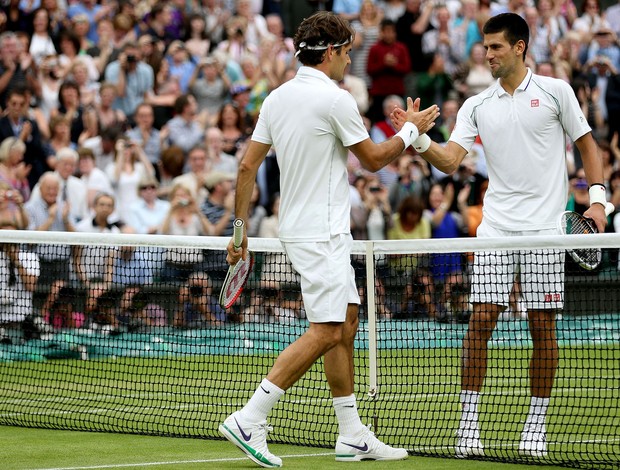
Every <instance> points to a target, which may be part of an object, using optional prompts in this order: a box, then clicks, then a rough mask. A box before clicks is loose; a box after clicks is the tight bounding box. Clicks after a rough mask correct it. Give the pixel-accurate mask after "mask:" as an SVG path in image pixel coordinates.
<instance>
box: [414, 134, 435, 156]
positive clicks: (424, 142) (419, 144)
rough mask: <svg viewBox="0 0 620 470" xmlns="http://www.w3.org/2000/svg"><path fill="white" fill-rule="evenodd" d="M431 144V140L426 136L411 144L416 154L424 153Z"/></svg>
mask: <svg viewBox="0 0 620 470" xmlns="http://www.w3.org/2000/svg"><path fill="white" fill-rule="evenodd" d="M431 142H432V140H431V138H430V137H429V136H428V135H426V134H422V135H421V136H419V137H418V138H417V139H416V140H415V141H414V142H413V148H414V149H415V151H416V152H418V153H424V152H426V151H427V150H428V149H429V148H430V146H431Z"/></svg>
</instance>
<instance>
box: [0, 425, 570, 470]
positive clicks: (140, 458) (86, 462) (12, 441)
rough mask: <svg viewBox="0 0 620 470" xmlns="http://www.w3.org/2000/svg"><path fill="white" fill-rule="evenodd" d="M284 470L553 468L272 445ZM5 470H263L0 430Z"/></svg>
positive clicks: (80, 435) (227, 451)
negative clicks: (384, 457)
mask: <svg viewBox="0 0 620 470" xmlns="http://www.w3.org/2000/svg"><path fill="white" fill-rule="evenodd" d="M270 450H271V451H272V452H274V453H276V454H277V455H281V456H282V457H283V462H284V468H289V469H309V468H316V469H321V470H330V469H338V470H347V469H353V468H356V469H357V468H362V469H366V470H370V469H372V470H382V469H390V470H401V469H413V468H423V469H425V470H457V469H458V470H536V469H539V470H542V469H548V468H562V467H548V466H531V465H515V464H502V463H498V462H481V461H475V460H455V459H439V458H430V457H417V456H412V457H409V459H408V460H405V461H402V462H373V463H371V462H362V463H359V464H352V463H337V462H335V461H334V454H333V450H332V449H317V448H309V447H300V446H291V445H283V444H271V445H270ZM0 462H1V464H0V465H1V467H2V469H3V470H49V469H55V470H60V469H66V470H68V469H72V470H77V469H87V468H97V469H123V468H127V469H155V470H181V469H188V470H193V469H195V470H199V469H210V470H213V469H223V470H224V469H252V468H259V467H257V466H256V465H254V464H253V463H252V462H251V461H250V460H248V459H247V458H244V457H243V455H242V454H241V453H240V452H239V451H237V450H236V448H235V447H234V446H232V444H229V443H228V442H225V441H221V440H219V441H216V440H201V439H175V438H169V437H153V436H136V435H127V434H110V433H92V432H76V431H52V430H45V429H28V428H16V427H8V426H0Z"/></svg>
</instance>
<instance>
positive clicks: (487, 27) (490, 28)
mask: <svg viewBox="0 0 620 470" xmlns="http://www.w3.org/2000/svg"><path fill="white" fill-rule="evenodd" d="M502 32H503V33H504V37H505V38H506V40H507V41H508V44H510V45H511V46H514V45H515V44H516V43H517V41H523V42H524V43H525V49H523V60H525V56H526V54H527V48H528V44H529V41H530V28H529V27H528V25H527V23H526V22H525V20H524V19H523V18H521V16H519V15H517V14H516V13H500V14H499V15H496V16H493V17H491V18H490V19H489V20H488V21H487V22H486V23H485V24H484V26H483V27H482V33H483V34H496V33H502Z"/></svg>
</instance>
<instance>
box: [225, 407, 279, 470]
mask: <svg viewBox="0 0 620 470" xmlns="http://www.w3.org/2000/svg"><path fill="white" fill-rule="evenodd" d="M271 430H272V428H271V426H269V425H268V424H267V423H266V422H264V423H261V424H258V425H256V424H254V425H246V424H245V423H244V422H243V421H241V418H240V417H239V412H238V411H236V412H234V413H233V414H231V415H230V416H229V417H228V418H226V420H225V421H224V422H223V423H222V424H220V427H219V431H220V433H221V434H222V435H223V436H224V437H225V438H226V439H228V440H229V441H230V442H232V443H233V444H235V445H236V446H237V447H239V449H241V450H242V451H243V453H245V454H246V455H247V456H248V457H249V458H250V459H251V460H252V461H254V462H255V463H256V464H258V465H260V466H261V467H265V468H274V467H281V466H282V459H281V458H280V457H276V456H275V455H273V454H272V453H271V452H269V449H268V448H267V433H269V432H270V431H271Z"/></svg>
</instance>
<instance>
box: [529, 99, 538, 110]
mask: <svg viewBox="0 0 620 470" xmlns="http://www.w3.org/2000/svg"><path fill="white" fill-rule="evenodd" d="M538 106H540V101H538V100H532V101H530V107H532V108H538Z"/></svg>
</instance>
